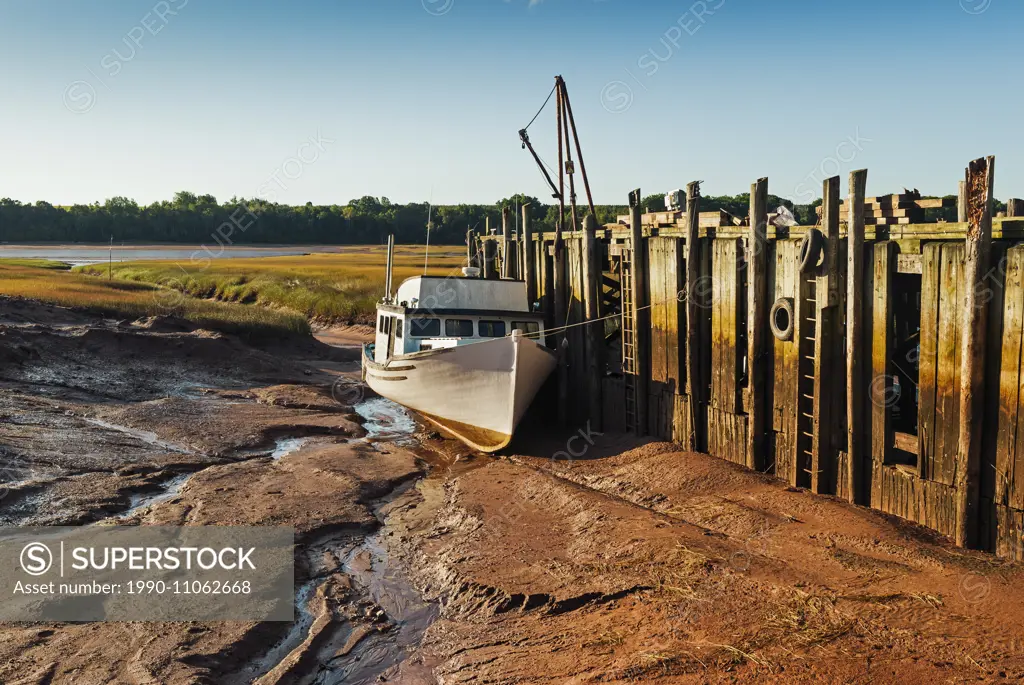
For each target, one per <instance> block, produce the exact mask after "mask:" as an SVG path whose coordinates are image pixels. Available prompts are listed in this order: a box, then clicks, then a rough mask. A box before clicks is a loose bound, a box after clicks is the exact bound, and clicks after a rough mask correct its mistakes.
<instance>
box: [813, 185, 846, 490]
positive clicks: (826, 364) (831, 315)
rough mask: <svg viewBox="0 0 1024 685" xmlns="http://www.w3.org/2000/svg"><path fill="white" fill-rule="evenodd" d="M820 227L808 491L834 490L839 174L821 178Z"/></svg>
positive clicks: (815, 295)
mask: <svg viewBox="0 0 1024 685" xmlns="http://www.w3.org/2000/svg"><path fill="white" fill-rule="evenodd" d="M821 197H822V211H821V228H822V231H823V232H824V234H825V250H824V254H825V260H824V264H822V266H821V271H819V272H818V277H817V279H816V283H815V287H814V300H815V304H814V313H815V317H816V322H815V332H816V335H815V337H814V412H813V415H814V419H813V422H814V423H813V426H814V428H813V434H814V435H813V437H812V438H811V444H812V448H811V492H816V493H818V494H834V493H833V492H832V490H833V488H832V485H831V484H832V482H833V479H834V477H835V475H836V474H835V473H834V468H835V462H836V451H835V450H834V449H833V447H832V431H833V430H834V427H833V423H834V422H833V416H832V403H833V400H834V397H833V391H834V388H835V385H834V383H835V372H836V371H837V370H838V369H836V368H835V364H834V359H833V357H834V349H835V342H836V330H835V327H836V321H837V319H838V315H837V309H838V304H839V264H838V262H839V259H838V256H839V204H840V203H839V177H838V176H832V177H831V178H826V179H825V180H824V181H823V182H822V188H821Z"/></svg>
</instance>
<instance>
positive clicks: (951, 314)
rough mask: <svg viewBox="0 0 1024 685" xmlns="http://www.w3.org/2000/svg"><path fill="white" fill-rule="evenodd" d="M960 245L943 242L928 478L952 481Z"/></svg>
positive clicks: (957, 413)
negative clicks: (933, 428)
mask: <svg viewBox="0 0 1024 685" xmlns="http://www.w3.org/2000/svg"><path fill="white" fill-rule="evenodd" d="M962 259H963V249H962V246H960V245H955V244H952V243H945V244H943V245H942V249H941V253H940V260H941V267H940V269H941V281H940V290H939V302H938V305H939V320H938V356H937V359H936V376H935V384H936V396H935V412H936V433H935V453H934V458H933V461H932V465H933V468H932V470H931V472H930V473H929V474H928V477H929V478H930V479H931V480H935V481H938V482H940V483H944V484H945V485H952V484H953V478H954V475H955V474H954V470H955V464H956V442H957V434H958V432H959V427H958V423H959V418H960V402H959V398H960V383H959V377H960V345H961V343H962V335H961V330H962V327H961V319H962V317H963V304H962V301H961V299H960V298H961V297H962V294H963V293H962V291H961V286H962V274H963V263H962Z"/></svg>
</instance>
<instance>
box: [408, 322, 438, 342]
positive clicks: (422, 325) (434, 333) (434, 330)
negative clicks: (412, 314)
mask: <svg viewBox="0 0 1024 685" xmlns="http://www.w3.org/2000/svg"><path fill="white" fill-rule="evenodd" d="M409 333H410V334H411V335H412V337H414V338H436V337H438V336H439V335H441V319H410V320H409Z"/></svg>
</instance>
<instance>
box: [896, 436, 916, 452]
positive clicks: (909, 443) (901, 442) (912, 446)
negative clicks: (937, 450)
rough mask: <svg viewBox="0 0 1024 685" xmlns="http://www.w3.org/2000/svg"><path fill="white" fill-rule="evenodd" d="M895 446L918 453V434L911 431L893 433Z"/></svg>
mask: <svg viewBox="0 0 1024 685" xmlns="http://www.w3.org/2000/svg"><path fill="white" fill-rule="evenodd" d="M893 447H895V448H896V449H898V450H903V451H904V452H909V453H910V454H915V455H916V454H917V436H916V435H912V434H910V433H900V432H898V431H896V432H894V433H893Z"/></svg>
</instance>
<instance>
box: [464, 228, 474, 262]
mask: <svg viewBox="0 0 1024 685" xmlns="http://www.w3.org/2000/svg"><path fill="white" fill-rule="evenodd" d="M473 242H474V241H473V229H472V228H471V229H469V230H468V231H466V266H473V261H474V260H475V259H476V250H474V249H473Z"/></svg>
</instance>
